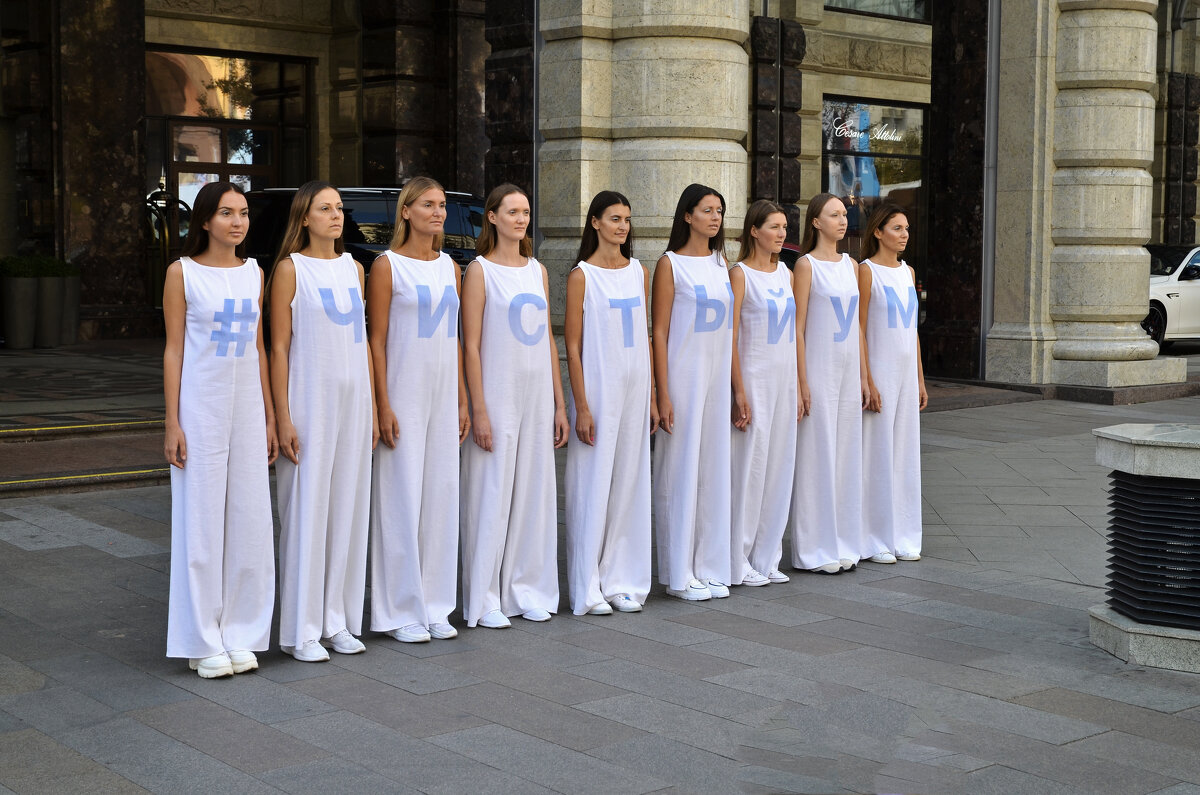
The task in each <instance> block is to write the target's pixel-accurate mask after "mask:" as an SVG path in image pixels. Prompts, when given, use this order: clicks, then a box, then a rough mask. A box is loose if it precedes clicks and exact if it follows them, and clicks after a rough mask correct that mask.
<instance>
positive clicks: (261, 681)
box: [164, 653, 334, 725]
mask: <svg viewBox="0 0 1200 795" xmlns="http://www.w3.org/2000/svg"><path fill="white" fill-rule="evenodd" d="M273 662H274V661H273V660H271V659H270V655H268V654H266V653H264V654H262V655H260V656H259V670H262V668H263V667H264V666H270V665H272V664H273ZM295 664H296V665H301V663H295ZM164 678H165V679H166V680H167V681H169V682H171V683H173V684H176V685H178V686H179V687H180V688H182V689H184V690H186V691H188V693H189V697H190V694H195V695H197V696H200V697H201V698H205V699H207V700H209V701H211V702H213V703H214V704H219V705H220V706H222V707H226V708H228V709H231V710H233V711H234V712H236V713H238V714H239V715H245V716H246V717H247V718H250V719H251V720H255V721H258V722H259V723H264V724H268V725H269V724H272V723H278V722H279V721H285V720H291V719H292V718H296V717H301V716H304V715H313V714H317V713H321V712H330V711H332V710H333V709H334V707H332V706H331V705H329V704H326V703H325V702H323V701H319V700H317V699H315V698H309V697H308V696H306V695H304V694H302V693H299V692H297V691H295V690H293V689H292V688H290V687H288V686H287V685H285V684H280V683H278V682H273V681H271V680H270V679H267V678H266V677H265V676H259V675H258V674H257V673H252V674H242V675H239V676H235V677H232V678H228V679H201V678H200V677H198V676H196V674H195V672H193V671H189V670H188V668H187V666H186V665H183V666H180V667H178V668H176V669H175V670H172V671H171V672H170V673H168V674H166V675H165V676H164Z"/></svg>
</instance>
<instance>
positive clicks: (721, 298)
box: [654, 251, 733, 591]
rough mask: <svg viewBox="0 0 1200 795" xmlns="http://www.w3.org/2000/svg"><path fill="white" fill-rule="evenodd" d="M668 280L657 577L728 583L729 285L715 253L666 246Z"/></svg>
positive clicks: (657, 467)
mask: <svg viewBox="0 0 1200 795" xmlns="http://www.w3.org/2000/svg"><path fill="white" fill-rule="evenodd" d="M667 257H668V258H669V259H670V261H671V274H672V276H673V277H674V281H675V299H674V302H673V303H672V305H671V325H670V330H669V332H668V334H669V336H668V339H667V385H668V388H669V390H670V397H671V403H672V405H673V406H674V409H675V426H674V432H673V433H670V434H667V433H663V434H660V435H659V438H658V440H657V441H656V442H655V443H654V476H655V479H654V519H655V524H656V525H657V529H656V531H655V532H656V534H657V540H658V579H659V582H661V583H663V584H665V585H666V586H667V587H668V588H670V589H672V590H676V591H682V590H684V589H686V588H687V585H688V581H689V580H691V579H693V578H696V579H699V580H701V581H707V580H709V579H714V580H717V581H719V582H721V583H723V584H728V583H729V581H730V570H729V568H730V550H731V545H732V541H731V534H730V502H729V501H730V486H731V484H730V467H729V422H730V417H729V403H730V394H731V392H732V389H731V388H730V378H731V373H732V367H733V310H732V304H733V290H732V288H731V287H730V285H729V269H728V267H727V266H726V264H725V258H724V257H723V256H721V254H720V253H719V252H714V253H713V254H712V255H710V256H707V257H686V256H680V255H679V254H676V253H675V252H673V251H668V252H667Z"/></svg>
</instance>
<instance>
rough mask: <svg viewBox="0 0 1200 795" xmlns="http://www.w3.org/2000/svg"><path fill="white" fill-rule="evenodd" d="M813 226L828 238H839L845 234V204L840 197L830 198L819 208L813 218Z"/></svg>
mask: <svg viewBox="0 0 1200 795" xmlns="http://www.w3.org/2000/svg"><path fill="white" fill-rule="evenodd" d="M813 226H814V227H816V230H817V232H819V233H820V234H821V236H822V237H826V238H829V239H830V240H835V241H836V240H841V239H842V238H843V237H845V236H846V226H847V221H846V205H844V204H842V200H841V199H830V200H829V201H827V202H825V206H824V207H822V208H821V212H820V214H818V215H817V217H816V218H814V219H813Z"/></svg>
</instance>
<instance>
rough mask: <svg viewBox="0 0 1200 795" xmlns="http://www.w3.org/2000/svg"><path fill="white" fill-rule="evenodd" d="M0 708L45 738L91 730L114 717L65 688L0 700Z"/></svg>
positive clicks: (109, 709) (104, 707)
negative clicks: (86, 727) (84, 728)
mask: <svg viewBox="0 0 1200 795" xmlns="http://www.w3.org/2000/svg"><path fill="white" fill-rule="evenodd" d="M0 708H3V709H4V711H5V712H7V713H9V714H10V715H14V716H16V717H17V718H20V719H21V721H23V722H24V723H26V724H28V725H30V726H32V727H34V728H36V729H38V730H39V731H41V732H44V733H45V734H48V735H51V736H56V735H59V734H62V733H63V732H65V731H69V730H71V729H78V728H81V727H84V726H93V725H95V724H97V723H103V722H105V721H108V720H111V719H112V718H113V717H115V716H116V712H115V711H114V710H113V709H112V707H110V706H108V705H106V704H101V703H100V702H99V701H96V700H95V699H92V698H88V697H87V696H85V695H84V694H82V693H80V692H79V691H77V690H75V689H73V688H71V687H67V686H65V685H51V686H50V687H47V688H45V689H43V690H36V691H32V692H27V693H21V694H19V695H13V696H5V697H3V698H0Z"/></svg>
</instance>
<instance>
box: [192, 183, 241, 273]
mask: <svg viewBox="0 0 1200 795" xmlns="http://www.w3.org/2000/svg"><path fill="white" fill-rule="evenodd" d="M226 193H236V194H237V195H239V196H245V195H246V192H245V191H244V190H242V189H241V188H239V187H238V186H237V185H234V184H233V183H232V182H209V183H208V184H206V185H205V186H204V187H202V188H200V192H199V193H197V194H196V201H194V202H193V203H192V218H191V220H190V221H189V222H188V236H187V240H186V241H184V244H183V251H181V252H180V254H179V256H181V257H194V256H196V255H197V254H203V253H204V252H205V250H206V249H207V248H208V230H207V229H205V228H204V225H205V224H207V223H208V222H209V221H210V220H212V217H213V216H214V215H216V214H217V210H219V209H221V199H222V198H224V196H225V194H226ZM246 228H247V229H249V224H247V227H246ZM233 253H234V256H236V257H238V258H239V259H245V258H246V238H245V237H243V238H242V242H241V243H238V244H237V245H236V246H234V249H233Z"/></svg>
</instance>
